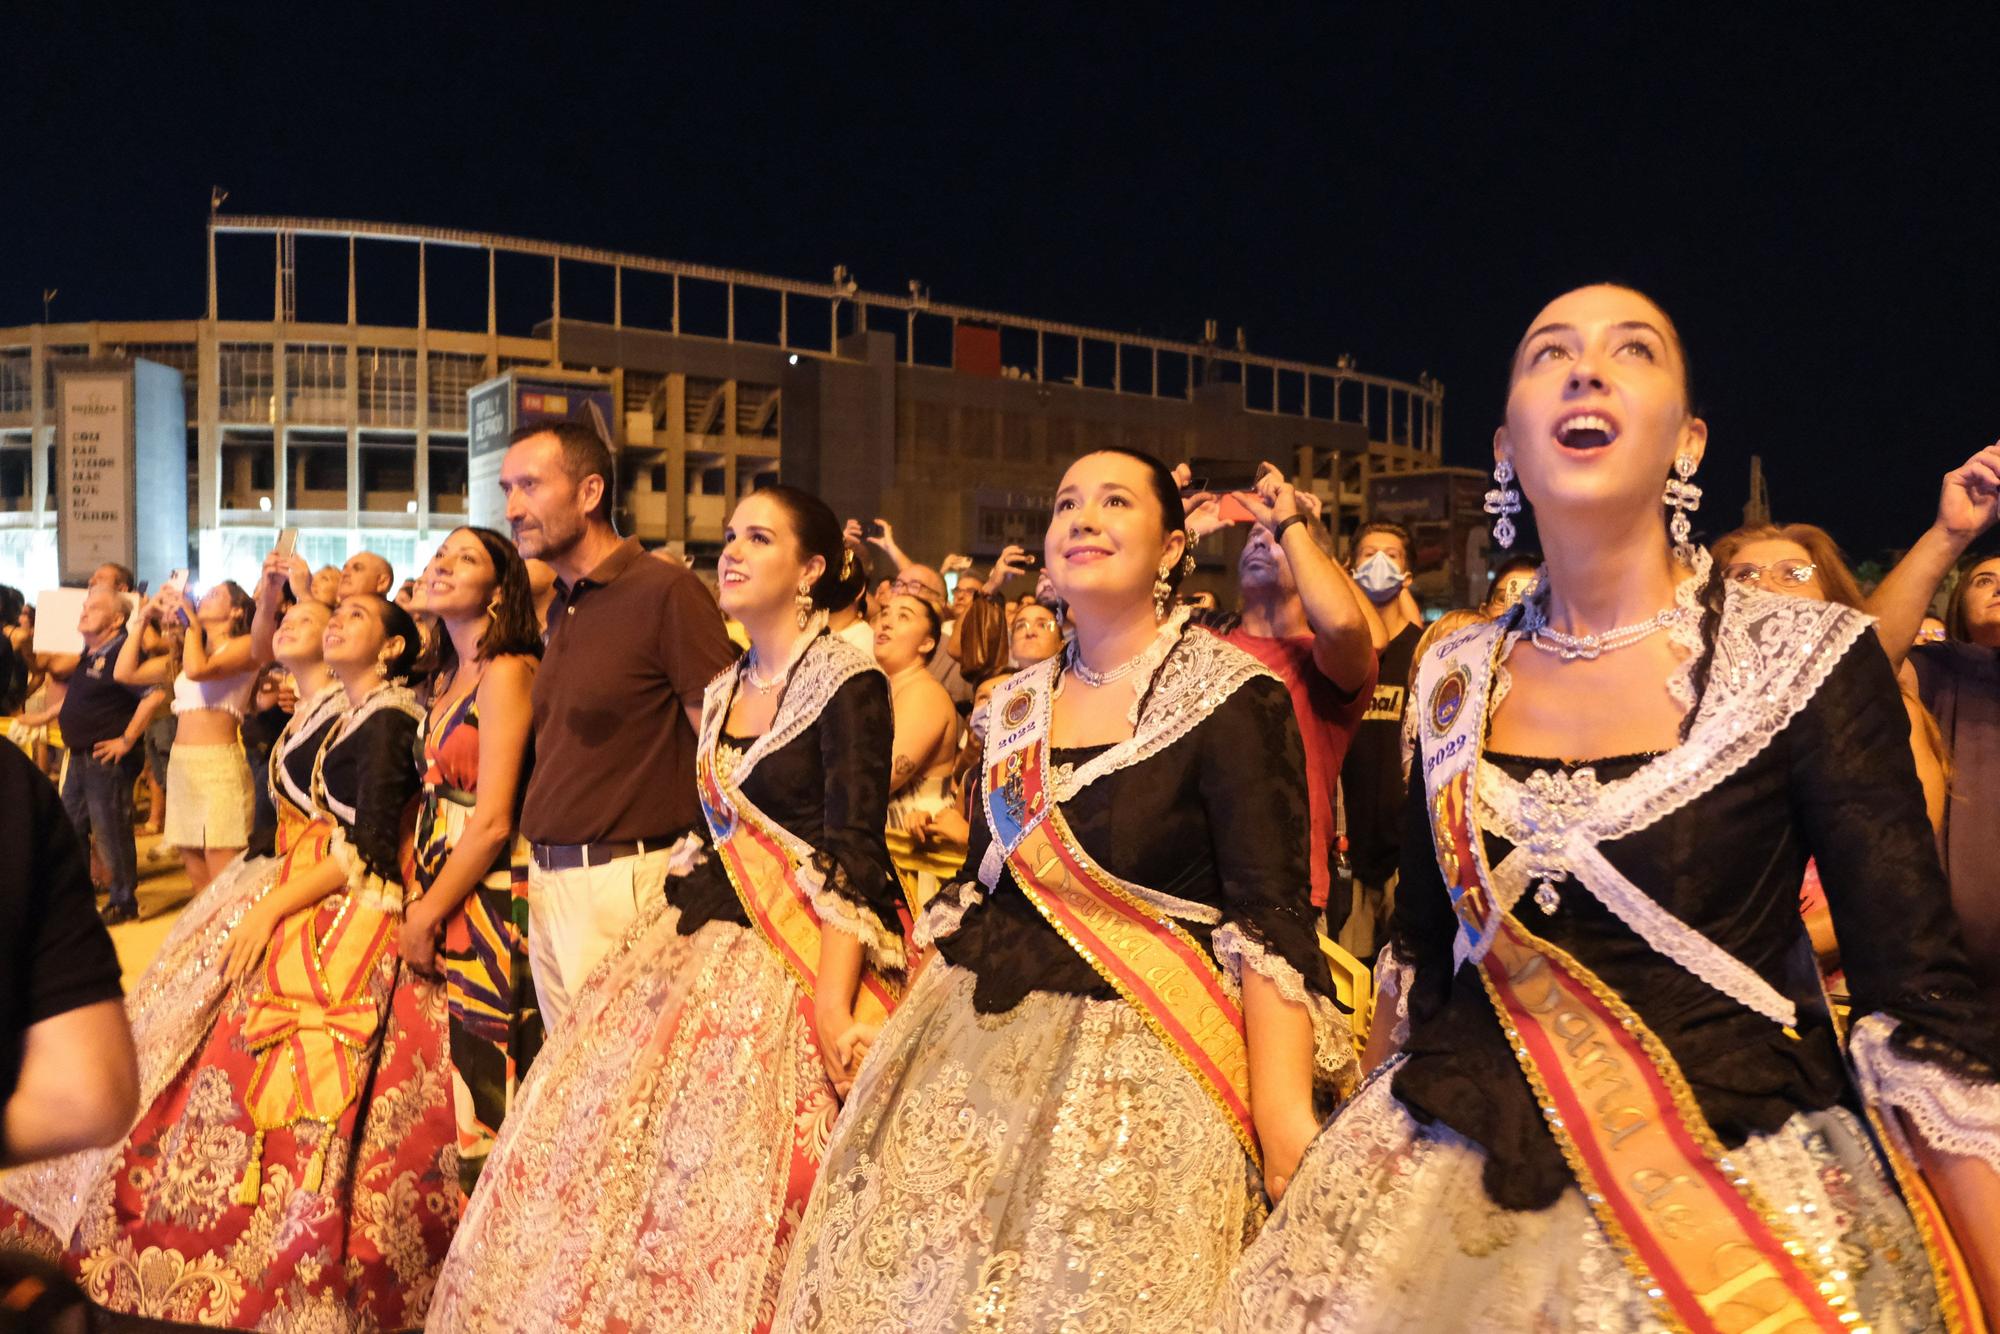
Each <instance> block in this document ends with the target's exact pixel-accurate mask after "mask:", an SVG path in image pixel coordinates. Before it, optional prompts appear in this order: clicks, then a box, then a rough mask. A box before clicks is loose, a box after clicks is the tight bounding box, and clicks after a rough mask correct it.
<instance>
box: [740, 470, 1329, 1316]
mask: <svg viewBox="0 0 2000 1334" xmlns="http://www.w3.org/2000/svg"><path fill="white" fill-rule="evenodd" d="M1184 528H1185V515H1184V513H1183V510H1182V505H1181V500H1180V493H1179V491H1178V489H1177V488H1176V487H1175V485H1174V483H1173V479H1172V476H1171V474H1170V473H1168V472H1167V470H1166V469H1165V468H1164V467H1162V466H1161V465H1160V464H1159V463H1158V462H1157V461H1156V460H1153V459H1151V458H1149V457H1147V456H1145V455H1140V454H1132V453H1127V452H1124V451H1105V452H1102V453H1095V454H1089V455H1086V456H1085V457H1083V458H1081V459H1079V460H1077V462H1076V463H1074V464H1073V465H1071V467H1070V469H1069V471H1068V472H1067V473H1066V474H1065V475H1064V477H1063V482H1062V488H1061V490H1060V491H1059V492H1058V493H1057V498H1056V505H1055V512H1054V514H1053V516H1052V518H1051V520H1050V524H1049V529H1048V535H1047V540H1046V544H1045V545H1046V556H1047V564H1048V568H1049V570H1050V571H1051V573H1052V575H1053V577H1054V579H1055V584H1056V590H1057V591H1058V592H1059V593H1060V594H1061V595H1062V596H1063V598H1065V599H1066V600H1067V601H1068V602H1069V603H1070V606H1071V609H1072V612H1073V614H1074V617H1075V622H1076V642H1075V646H1074V648H1073V649H1072V651H1070V652H1068V653H1066V654H1064V655H1063V656H1061V657H1059V658H1054V659H1050V660H1049V661H1047V662H1044V663H1041V664H1038V665H1037V666H1035V667H1032V668H1030V669H1028V670H1027V671H1024V672H1022V673H1020V674H1019V675H1017V676H1015V677H1013V678H1012V679H1011V680H1009V681H1008V682H1007V683H1006V684H1005V685H1003V686H1001V687H1000V688H999V689H998V690H997V691H996V692H995V694H994V696H993V698H992V700H991V702H990V705H989V709H990V711H991V721H990V723H989V727H988V732H987V738H986V753H985V763H986V766H987V770H986V774H985V776H984V781H983V785H982V790H981V802H980V811H979V817H980V818H979V819H978V821H977V822H976V824H975V826H974V830H973V836H972V841H971V847H970V851H969V855H968V859H967V862H966V866H967V869H968V871H969V872H971V871H974V870H976V876H968V878H967V879H966V880H965V881H964V882H962V883H958V884H954V885H951V886H948V887H947V888H946V889H944V890H943V891H941V892H940V894H939V896H938V899H937V900H936V901H935V902H934V903H932V904H931V905H930V906H929V907H928V908H927V909H926V914H925V918H924V922H923V924H922V927H921V929H920V931H919V939H920V940H922V941H925V942H927V943H928V942H930V941H935V943H936V946H937V949H938V955H939V957H937V958H935V959H933V960H932V961H931V962H930V963H928V964H927V965H926V966H925V967H924V969H923V971H922V972H921V974H920V975H919V977H918V979H917V981H916V983H915V984H914V986H913V988H912V990H911V993H910V995H909V996H908V997H907V998H906V999H905V1000H904V1002H903V1005H902V1007H901V1008H900V1009H899V1010H898V1011H897V1012H896V1015H895V1017H894V1018H893V1019H892V1020H891V1021H890V1023H889V1025H888V1026H887V1028H886V1029H885V1030H884V1031H883V1033H882V1035H881V1037H880V1039H879V1040H878V1041H877V1042H876V1045H875V1050H874V1052H873V1053H872V1054H871V1055H870V1056H869V1058H868V1062H867V1064H866V1065H864V1066H863V1067H862V1069H861V1074H860V1077H859V1078H858V1079H857V1080H856V1082H855V1087H854V1092H853V1094H852V1095H851V1098H850V1101H849V1105H848V1106H847V1108H846V1109H845V1111H844V1112H843V1113H842V1115H841V1119H840V1122H839V1124H838V1125H837V1126H836V1127H835V1130H834V1136H833V1142H832V1143H831V1145H830V1146H829V1147H828V1149H827V1157H826V1165H825V1168H824V1170H823V1171H822V1173H821V1177H820V1183H819V1186H818V1188H817V1189H816V1191H815V1193H814V1195H813V1201H812V1205H811V1207H810V1209H809V1211H808V1213H807V1215H806V1220H805V1222H804V1223H803V1224H802V1225H801V1227H800V1229H799V1235H798V1237H797V1239H796V1240H795V1242H794V1244H793V1254H792V1257H791V1263H790V1267H789V1269H788V1270H787V1272H786V1276H785V1286H784V1291H783V1293H782V1294H781V1296H780V1299H779V1318H778V1323H777V1328H779V1329H783V1330H801V1331H803V1330H813V1331H828V1332H832V1331H840V1332H842V1334H845V1332H846V1331H853V1330H877V1329H898V1330H905V1329H907V1330H918V1331H932V1330H960V1329H995V1330H1022V1331H1028V1330H1054V1329H1117V1330H1135V1331H1149V1330H1185V1329H1188V1328H1190V1327H1191V1326H1192V1325H1193V1324H1194V1322H1196V1321H1198V1320H1199V1319H1200V1318H1201V1317H1202V1316H1203V1314H1204V1313H1205V1312H1206V1311H1207V1310H1208V1308H1209V1307H1210V1305H1211V1304H1212V1303H1213V1301H1214V1300H1215V1298H1216V1297H1217V1295H1218V1294H1219V1292H1220V1290H1221V1287H1222V1284H1223V1282H1224V1280H1225V1279H1226V1278H1227V1276H1228V1273H1229V1267H1230V1264H1231V1262H1232V1261H1233V1260H1234V1259H1235V1257H1236V1255H1237V1254H1238V1252H1239V1251H1240V1250H1241V1248H1242V1246H1243V1245H1244V1243H1245V1241H1246V1240H1247V1239H1248V1237H1249V1236H1250V1235H1251V1233H1253V1232H1254V1231H1255V1229H1256V1226H1257V1224H1258V1222H1259V1221H1261V1219H1262V1217H1263V1213H1264V1204H1263V1196H1264V1189H1265V1188H1266V1187H1268V1188H1269V1189H1270V1191H1271V1192H1272V1193H1274V1194H1275V1193H1278V1192H1280V1191H1282V1190H1283V1189H1284V1184H1285V1181H1286V1179H1287V1178H1288V1177H1289V1175H1290V1174H1291V1172H1292V1170H1293V1168H1294V1166H1295V1164H1296V1163H1297V1162H1298V1158H1299V1154H1300V1153H1301V1151H1302V1150H1303V1149H1304V1148H1305V1145H1306V1142H1307V1141H1308V1139H1309V1138H1310V1137H1311V1136H1312V1134H1313V1133H1314V1131H1315V1130H1316V1129H1317V1128H1318V1124H1319V1121H1318V1117H1317V1115H1316V1113H1315V1097H1314V1095H1315V1085H1316V1083H1317V1084H1318V1085H1319V1086H1320V1088H1321V1089H1322V1090H1324V1091H1326V1092H1329V1093H1330V1092H1332V1091H1334V1090H1335V1089H1336V1088H1338V1087H1339V1086H1341V1085H1342V1084H1343V1083H1344V1082H1345V1077H1346V1076H1347V1075H1349V1074H1350V1073H1351V1071H1352V1068H1353V1064H1354V1053H1353V1050H1352V1045H1351V1042H1352V1039H1351V1037H1350V1034H1349V1030H1348V1027H1347V1023H1346V1020H1345V1018H1344V1017H1343V1016H1342V1015H1341V1013H1340V1012H1339V1010H1338V1009H1337V1007H1336V1005H1335V1003H1334V1001H1333V999H1332V981H1331V978H1330V976H1329V974H1328V971H1327V968H1326V963H1325V960H1324V958H1323V957H1322V956H1321V955H1320V953H1319V950H1318V948H1317V941H1316V939H1315V934H1314V931H1313V926H1312V918H1311V906H1310V904H1309V902H1308V898H1309V895H1308V892H1307V891H1308V887H1309V884H1308V881H1309V878H1308V876H1307V873H1306V864H1305V839H1304V836H1303V834H1302V832H1301V831H1302V830H1303V829H1304V828H1305V820H1306V812H1305V779H1304V760H1303V754H1302V751H1301V748H1300V742H1299V736H1298V730H1297V724H1296V722H1295V721H1294V720H1293V716H1292V709H1291V703H1290V698H1289V696H1287V695H1286V693H1285V689H1284V686H1283V685H1282V684H1280V683H1279V682H1278V680H1277V679H1276V678H1275V677H1273V676H1271V675H1270V674H1269V673H1268V672H1266V671H1265V670H1264V669H1263V668H1262V667H1261V666H1259V665H1258V663H1257V662H1256V661H1255V660H1254V659H1252V658H1251V657H1249V656H1248V655H1247V654H1244V653H1242V652H1240V651H1239V650H1237V649H1235V648H1232V647H1230V646H1228V645H1226V644H1224V643H1222V641H1221V640H1219V639H1217V638H1215V637H1214V636H1213V635H1210V634H1208V633H1207V632H1206V631H1203V630H1191V629H1188V628H1187V625H1186V616H1185V614H1184V613H1182V612H1175V613H1174V614H1172V615H1168V610H1167V608H1168V603H1169V601H1170V599H1171V598H1172V596H1173V589H1174V586H1175V584H1176V583H1177V582H1178V580H1179V577H1180V575H1181V573H1182V572H1183V560H1184V558H1185V556H1186V555H1187V540H1188V539H1187V535H1186V533H1185V531H1184ZM1316 1075H1317V1076H1319V1078H1318V1079H1317V1080H1316ZM1260 1156H1261V1172H1260Z"/></svg>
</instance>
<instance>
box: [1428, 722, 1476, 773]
mask: <svg viewBox="0 0 2000 1334" xmlns="http://www.w3.org/2000/svg"><path fill="white" fill-rule="evenodd" d="M1469 740H1471V738H1470V737H1468V736H1467V735H1466V734H1465V733H1463V732H1460V733H1459V734H1458V735H1457V736H1455V737H1452V738H1451V739H1450V740H1449V741H1447V742H1445V743H1444V744H1443V745H1442V746H1439V747H1438V748H1437V749H1436V750H1435V751H1433V752H1432V753H1430V754H1429V755H1426V756H1424V772H1425V773H1426V774H1428V773H1430V772H1431V770H1433V769H1435V768H1437V767H1438V766H1439V765H1440V764H1443V763H1444V762H1445V761H1446V760H1448V759H1450V758H1451V757H1452V756H1454V755H1456V754H1458V752H1460V751H1461V750H1464V749H1465V743H1466V742H1467V741H1469Z"/></svg>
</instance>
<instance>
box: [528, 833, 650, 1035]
mask: <svg viewBox="0 0 2000 1334" xmlns="http://www.w3.org/2000/svg"><path fill="white" fill-rule="evenodd" d="M667 857H668V849H667V848H665V847H662V848H659V849H657V850H648V851H646V852H642V853H640V854H639V855H638V856H636V857H620V858H618V859H617V860H615V861H609V862H605V863H604V864H603V865H601V866H576V867H571V868H569V869H567V870H562V871H545V870H543V869H542V868H541V867H540V866H531V867H530V868H529V871H528V963H529V965H530V967H531V968H532V969H533V971H534V974H535V997H536V999H537V1000H538V1001H540V1002H541V1007H542V1021H543V1023H544V1024H546V1025H547V1026H548V1028H549V1030H550V1032H554V1031H555V1030H556V1029H558V1028H560V1027H561V1026H562V1025H563V1024H564V1023H565V1022H566V1021H567V1020H568V1018H569V1012H570V1007H571V1005H572V1003H573V1002H574V1000H575V997H576V993H577V990H578V989H579V988H580V987H581V986H582V985H583V980H584V979H585V978H586V977H588V976H590V971H591V969H593V968H595V967H597V965H598V962H599V960H601V959H603V958H604V956H605V955H606V954H608V953H610V951H611V947H612V946H613V945H616V944H617V943H618V941H619V939H620V938H621V937H622V936H624V934H625V931H626V928H628V927H630V926H631V925H632V922H633V919H635V918H637V917H638V915H639V913H640V911H641V910H642V909H644V908H645V907H646V906H647V905H649V904H653V903H657V902H659V899H660V895H661V894H662V893H663V892H664V891H665V886H666V878H667Z"/></svg>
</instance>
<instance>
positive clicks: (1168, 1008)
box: [983, 671, 1263, 1166]
mask: <svg viewBox="0 0 2000 1334" xmlns="http://www.w3.org/2000/svg"><path fill="white" fill-rule="evenodd" d="M1051 679H1052V674H1051V673H1050V672H1047V671H1041V672H1034V673H1024V674H1023V675H1022V676H1018V677H1016V678H1015V679H1014V680H1013V681H1011V682H1009V683H1008V684H1007V685H1006V686H1005V687H1003V688H1002V691H1001V693H1000V694H998V695H996V697H995V698H994V700H993V708H994V717H995V718H997V719H999V720H1000V722H1001V724H1002V725H1003V726H1004V727H1005V728H1006V729H1007V731H1006V733H1005V734H1004V735H1002V736H1000V737H999V738H998V739H997V740H996V742H995V743H994V744H993V745H992V747H991V753H992V754H993V755H994V756H995V759H994V762H993V763H992V764H991V765H989V766H988V768H987V772H986V778H985V791H984V794H983V795H984V799H985V802H986V813H987V822H988V826H989V827H990V828H991V830H992V833H993V837H994V840H995V842H996V843H997V844H998V845H999V846H1000V847H1001V848H1002V849H1003V851H1004V853H1005V856H1006V864H1007V867H1008V870H1009V871H1010V872H1011V873H1012V874H1013V878H1014V882H1015V883H1016V884H1017V885H1019V886H1020V889H1021V892H1022V893H1023V894H1024V895H1026V896H1027V899H1028V901H1029V902H1030V903H1032V904H1033V905H1034V906H1035V910H1036V911H1037V912H1039V913H1040V914H1041V915H1042V917H1043V918H1044V919H1046V920H1047V922H1048V923H1049V925H1050V926H1052V927H1054V928H1055V929H1056V932H1057V933H1058V934H1059V935H1061V936H1062V938H1063V939H1064V940H1066V941H1068V942H1069V945H1070V947H1071V948H1072V949H1074V950H1075V951H1076V952H1077V953H1078V954H1079V955H1081V956H1082V958H1083V960H1084V961H1085V962H1086V963H1088V964H1089V965H1090V966H1091V968H1092V969H1094V970H1095V971H1096V972H1097V974H1098V976H1100V977H1102V978H1103V979H1104V980H1105V981H1106V982H1109V983H1110V984H1111V985H1112V987H1114V988H1115V989H1116V990H1117V992H1118V994H1119V995H1120V996H1122V997H1124V998H1125V1000H1126V1001H1127V1002H1128V1003H1129V1004H1131V1006H1132V1007H1133V1008H1134V1009H1135V1010H1137V1011H1138V1012H1139V1015H1140V1017H1141V1018H1143V1019H1144V1020H1145V1022H1146V1026H1147V1027H1148V1028H1150V1029H1152V1030H1153V1032H1154V1033H1155V1034H1156V1035H1158V1037H1159V1039H1160V1041H1162V1042H1164V1043H1165V1044H1166V1046H1167V1050H1168V1051H1170V1052H1172V1053H1173V1055H1174V1057H1175V1059H1176V1060H1178V1061H1179V1062H1180V1063H1181V1065H1182V1066H1183V1067H1185V1068H1186V1070H1187V1071H1188V1073H1190V1074H1192V1075H1193V1076H1194V1077H1195V1079H1196V1081H1197V1082H1198V1083H1199V1084H1200V1085H1201V1088H1202V1090H1203V1092H1205V1093H1206V1094H1207V1095H1208V1097H1209V1099H1210V1100H1211V1101H1212V1102H1214V1104H1215V1106H1216V1108H1217V1110H1219V1111H1220V1112H1221V1113H1222V1115H1223V1117H1224V1119H1225V1120H1227V1122H1228V1123H1229V1127H1230V1129H1231V1130H1232V1131H1233V1132H1235V1135H1236V1137H1237V1139H1238V1140H1239V1141H1240V1142H1241V1143H1242V1145H1243V1149H1244V1151H1245V1152H1246V1153H1248V1154H1249V1155H1250V1157H1251V1160H1252V1161H1253V1162H1256V1163H1258V1164H1259V1165H1260V1166H1261V1164H1262V1161H1263V1159H1262V1155H1261V1153H1260V1152H1259V1149H1258V1145H1257V1132H1256V1127H1255V1125H1254V1124H1253V1123H1252V1121H1251V1117H1250V1052H1249V1047H1248V1045H1247V1042H1246V1039H1245V1036H1244V1026H1243V1008H1242V1006H1241V1004H1240V1003H1239V1002H1238V1001H1237V999H1236V997H1235V996H1233V995H1232V994H1231V993H1230V988H1229V984H1228V982H1227V981H1226V980H1225V979H1224V977H1223V976H1222V973H1221V971H1220V970H1219V969H1217V968H1216V966H1215V963H1214V961H1213V960H1212V959H1210V958H1209V956H1208V954H1207V952H1206V951H1204V950H1203V949H1202V948H1201V946H1200V945H1198V944H1197V943H1196V942H1195V940H1194V938H1193V937H1192V936H1190V935H1189V934H1188V933H1187V931H1186V930H1184V929H1183V928H1182V927H1181V926H1180V925H1179V924H1178V923H1176V922H1175V921H1174V920H1173V917H1172V916H1171V915H1169V913H1168V912H1167V911H1165V910H1164V909H1162V908H1160V907H1159V906H1157V905H1156V904H1155V903H1153V902H1150V901H1149V897H1150V896H1149V895H1147V894H1146V892H1145V891H1143V890H1141V889H1139V888H1138V887H1137V886H1133V885H1129V884H1127V883H1126V882H1125V881H1122V880H1120V879H1118V878H1117V877H1116V876H1114V875H1112V874H1111V873H1110V872H1108V871H1106V870H1105V869H1104V868H1103V867H1101V866H1099V865H1098V864H1097V863H1096V862H1095V861H1093V860H1092V859H1091V857H1090V855H1089V854H1088V853H1086V852H1085V851H1084V850H1083V846H1082V845H1081V844H1080V843H1078V842H1077V840H1076V837H1075V836H1074V835H1073V834H1072V833H1071V832H1070V829H1069V825H1068V823H1067V822H1066V821H1065V820H1064V818H1063V814H1062V810H1061V808H1060V807H1059V806H1057V804H1056V802H1055V800H1054V799H1053V797H1052V796H1051V794H1050V792H1049V787H1048V778H1047V765H1048V728H1047V720H1048V707H1049V698H1048V690H1049V682H1050V680H1051Z"/></svg>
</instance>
